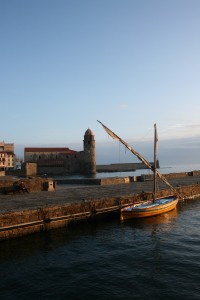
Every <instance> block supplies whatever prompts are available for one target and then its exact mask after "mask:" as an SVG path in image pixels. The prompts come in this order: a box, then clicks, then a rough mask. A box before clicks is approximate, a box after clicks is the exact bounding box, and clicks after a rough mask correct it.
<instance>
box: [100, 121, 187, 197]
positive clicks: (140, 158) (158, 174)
mask: <svg viewBox="0 0 200 300" xmlns="http://www.w3.org/2000/svg"><path fill="white" fill-rule="evenodd" d="M97 121H98V120H97ZM98 122H99V123H100V124H101V125H102V127H103V128H104V130H105V131H106V132H107V133H108V134H109V135H110V136H111V137H112V138H113V139H114V140H117V141H120V142H121V143H122V144H123V145H124V146H125V147H126V148H127V149H128V150H130V151H131V152H132V153H133V154H134V155H135V156H137V158H138V159H139V160H140V161H141V162H143V163H144V164H145V165H146V166H147V167H148V168H149V169H151V170H152V171H153V172H155V174H156V175H157V176H158V177H159V178H160V179H161V180H162V181H163V182H164V183H165V184H166V185H168V186H169V187H170V189H171V190H172V191H173V192H174V193H175V194H177V195H178V196H179V197H180V198H182V197H181V195H180V194H179V193H178V192H177V190H176V189H175V188H174V187H173V186H172V185H171V184H170V183H169V182H168V181H167V179H166V178H165V177H164V176H163V175H162V174H161V173H159V172H158V170H155V169H154V166H152V165H151V164H150V163H149V162H148V161H147V160H146V159H145V158H144V157H143V156H142V155H140V154H139V153H138V152H137V151H135V150H134V149H133V148H132V147H131V146H130V145H129V144H128V143H126V142H125V141H123V140H122V139H121V138H120V137H119V136H118V135H116V134H115V133H114V132H113V131H112V130H110V129H109V128H108V127H106V126H105V125H104V124H103V123H101V122H100V121H98Z"/></svg>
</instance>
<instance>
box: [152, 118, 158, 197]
mask: <svg viewBox="0 0 200 300" xmlns="http://www.w3.org/2000/svg"><path fill="white" fill-rule="evenodd" d="M157 148H158V136H157V128H156V124H154V171H153V202H155V200H156V167H157V165H156V162H157Z"/></svg>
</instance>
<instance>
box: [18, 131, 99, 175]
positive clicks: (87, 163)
mask: <svg viewBox="0 0 200 300" xmlns="http://www.w3.org/2000/svg"><path fill="white" fill-rule="evenodd" d="M24 161H25V163H36V164H37V174H51V175H53V174H77V173H79V174H95V173H96V148H95V139H94V133H93V132H92V130H91V129H89V128H88V129H87V130H86V132H85V134H84V140H83V151H75V150H71V149H69V148H24Z"/></svg>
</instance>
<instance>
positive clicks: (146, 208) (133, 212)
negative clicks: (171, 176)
mask: <svg viewBox="0 0 200 300" xmlns="http://www.w3.org/2000/svg"><path fill="white" fill-rule="evenodd" d="M177 203H178V198H177V197H176V196H170V197H163V198H160V199H156V201H155V204H152V201H148V202H145V203H142V204H140V205H130V206H128V207H125V208H122V209H121V216H120V218H121V220H122V221H123V220H127V219H137V218H146V217H153V216H156V215H160V214H163V213H166V212H169V211H171V210H173V209H175V208H176V205H177Z"/></svg>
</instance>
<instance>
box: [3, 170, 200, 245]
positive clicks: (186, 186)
mask: <svg viewBox="0 0 200 300" xmlns="http://www.w3.org/2000/svg"><path fill="white" fill-rule="evenodd" d="M199 182H200V178H199V177H198V176H196V177H195V176H193V177H188V176H187V177H183V178H182V177H180V178H179V179H178V178H175V179H174V181H173V185H174V186H176V188H177V191H178V192H179V193H180V194H181V195H182V196H183V197H184V198H187V199H193V198H195V197H198V196H199V195H200V184H199ZM171 183H172V182H171ZM142 190H145V191H147V192H146V198H148V197H150V196H151V185H149V182H133V183H129V184H121V185H118V186H116V185H114V186H113V185H109V186H102V187H82V188H80V187H74V188H72V187H70V188H63V189H62V190H60V191H58V192H57V193H56V192H40V193H38V192H35V193H32V194H31V193H30V194H27V195H17V196H16V195H14V196H13V195H12V196H10V195H6V196H4V199H3V198H2V201H1V205H2V206H0V240H3V239H8V238H13V237H18V236H23V235H27V234H31V233H34V232H41V231H47V230H51V229H54V228H58V227H64V226H68V225H70V224H72V223H78V222H83V221H84V222H85V221H91V220H100V219H103V218H105V217H109V218H112V217H113V216H117V217H119V213H120V208H121V207H122V206H124V205H127V204H130V203H133V202H134V203H136V202H140V201H142V200H143V198H142V197H143V196H144V195H143V196H142V195H141V192H142ZM59 192H60V193H59ZM84 193H85V194H84ZM170 193H171V192H170V190H168V189H164V188H161V190H160V191H159V193H158V196H166V195H169V194H170ZM70 195H71V196H70ZM3 201H5V202H3Z"/></svg>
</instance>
